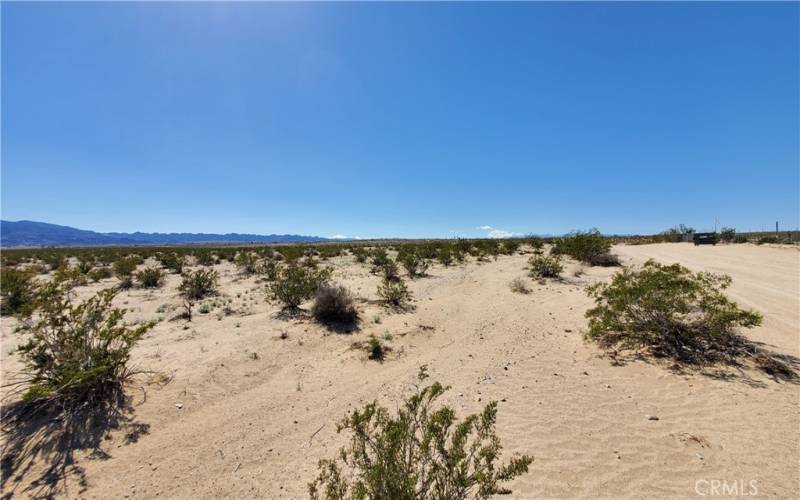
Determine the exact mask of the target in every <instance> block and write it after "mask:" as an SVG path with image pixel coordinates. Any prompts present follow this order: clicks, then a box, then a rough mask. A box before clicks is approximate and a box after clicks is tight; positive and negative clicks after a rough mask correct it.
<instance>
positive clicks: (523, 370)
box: [2, 244, 800, 498]
mask: <svg viewBox="0 0 800 500" xmlns="http://www.w3.org/2000/svg"><path fill="white" fill-rule="evenodd" d="M615 251H617V252H618V253H619V254H620V255H622V256H623V257H624V258H625V260H626V261H627V262H629V263H638V262H642V261H644V260H646V259H647V258H650V257H652V258H656V259H658V260H661V261H663V262H675V261H677V262H681V263H683V264H685V265H687V266H689V267H691V268H693V269H703V270H710V271H717V272H720V271H721V272H726V273H729V274H731V275H732V276H733V277H734V285H733V287H732V288H731V295H732V296H734V297H735V298H736V300H738V301H740V302H741V303H742V304H744V305H747V306H749V307H753V308H755V309H758V310H760V311H762V312H763V313H764V314H765V317H766V321H765V324H764V326H762V327H760V328H759V329H757V330H755V331H753V332H752V335H751V337H752V338H754V339H757V340H760V341H764V342H768V343H770V344H771V345H774V346H776V349H777V350H779V351H781V352H786V353H792V354H797V353H798V331H800V318H799V317H798V301H799V300H800V290H798V276H799V275H800V273H799V271H800V265H799V264H800V260H799V259H798V255H800V254H798V252H797V251H796V250H793V249H781V248H767V247H754V246H750V245H740V246H735V247H734V246H730V247H722V246H718V247H698V248H695V247H693V246H691V245H681V244H669V245H647V246H631V247H617V248H616V249H615ZM527 257H528V256H527V255H515V256H510V257H500V258H499V259H497V260H496V261H491V262H488V263H476V262H470V263H468V264H466V265H461V266H454V267H450V268H443V267H441V266H434V267H433V268H432V269H431V271H430V274H431V276H430V277H427V278H421V279H417V280H414V281H411V282H409V285H410V288H411V290H412V292H413V293H414V297H415V305H416V310H415V311H413V312H409V313H403V314H394V313H389V312H387V311H385V310H384V309H382V308H381V307H380V306H379V305H378V304H375V303H372V302H364V303H362V304H361V305H360V309H361V312H362V317H363V321H362V325H361V329H360V331H359V332H357V333H354V334H352V335H343V334H335V333H330V332H327V331H326V330H325V329H324V328H322V327H320V326H319V325H316V324H314V323H312V322H310V321H308V320H303V319H300V320H290V321H287V320H282V319H279V318H277V317H276V314H275V313H276V312H277V308H276V307H275V306H273V305H269V304H267V303H265V302H264V298H263V292H262V289H263V286H262V285H259V284H256V283H255V281H254V279H253V278H247V279H241V278H240V277H238V276H237V275H236V274H235V270H234V269H233V268H232V267H231V266H228V265H226V266H218V267H219V268H220V269H221V270H222V271H223V293H224V294H225V295H226V297H228V298H230V299H231V303H232V306H233V307H234V309H236V310H237V311H243V312H247V313H248V314H246V315H245V314H243V313H242V314H235V315H233V316H225V317H221V319H217V317H216V316H215V315H214V314H213V313H212V314H209V315H207V316H203V317H199V318H197V319H195V320H194V321H193V322H192V323H191V325H190V326H189V328H188V329H184V325H183V323H182V322H169V321H164V322H161V323H159V325H158V326H157V327H156V329H155V330H154V331H153V332H152V333H151V334H149V335H148V337H147V339H145V341H143V343H142V345H141V346H140V347H138V348H137V350H136V353H135V360H136V361H137V363H139V364H141V365H143V366H147V367H152V368H156V369H159V370H162V371H165V372H170V373H173V376H174V378H173V380H172V382H171V383H169V384H168V385H166V386H164V387H163V388H161V389H157V388H154V387H151V388H150V389H148V392H147V399H146V401H144V402H139V403H138V404H137V406H136V407H135V419H136V421H137V422H139V423H142V424H147V425H148V426H149V427H148V428H147V432H146V433H144V434H142V435H141V436H140V437H139V438H138V440H137V441H136V442H133V443H126V442H125V440H124V432H123V431H117V432H114V433H112V439H110V440H107V441H105V442H103V444H102V447H103V449H104V450H105V451H106V452H107V453H108V455H109V458H106V459H99V458H96V457H95V458H92V457H91V456H90V453H89V451H86V452H80V453H78V454H77V455H76V458H77V459H78V465H79V466H80V467H82V468H83V469H84V470H85V477H86V482H87V484H86V485H85V486H81V485H79V484H77V482H76V481H75V480H74V478H73V479H70V480H69V481H68V486H69V489H68V490H67V492H66V494H67V495H68V496H72V497H75V496H81V497H86V498H117V497H133V498H154V497H159V498H214V497H221V496H226V497H234V498H297V497H303V496H305V494H306V483H307V482H308V481H309V480H310V479H312V478H313V477H314V475H315V469H316V462H317V460H318V459H320V458H323V457H330V456H332V455H333V454H334V452H335V450H336V449H337V448H338V447H339V446H340V445H341V444H342V443H343V439H344V436H341V435H337V434H336V432H335V421H336V420H337V419H339V418H340V417H341V416H342V415H343V414H344V413H345V412H346V411H347V410H348V409H352V408H354V407H356V406H360V405H362V404H363V403H365V402H367V401H370V400H372V399H374V398H378V399H381V400H383V401H385V402H386V403H387V404H388V405H390V406H394V405H395V404H396V400H397V398H399V397H400V396H401V395H402V394H403V393H404V392H405V391H407V389H408V388H409V386H410V384H411V383H412V382H413V377H414V374H415V373H416V371H417V369H418V367H419V366H420V365H421V364H423V363H426V364H428V365H429V367H430V372H431V375H432V377H433V379H434V380H439V381H441V382H442V383H445V384H448V385H451V386H452V389H451V390H450V391H449V392H448V393H447V394H446V396H445V397H444V398H443V399H444V400H445V401H446V402H448V403H450V404H452V405H453V406H454V407H455V408H456V409H457V410H458V411H459V414H460V415H465V414H467V413H468V412H475V411H478V410H480V409H481V408H482V406H483V405H484V404H486V403H487V402H488V401H491V400H497V401H499V402H500V403H499V419H498V434H499V435H500V437H501V439H502V441H503V444H504V446H505V451H506V452H509V453H510V452H515V451H518V452H525V453H529V454H532V455H534V456H535V462H534V464H533V465H532V468H531V472H530V473H529V474H527V475H525V476H523V477H521V478H519V479H517V480H516V481H515V482H514V483H512V484H510V487H511V489H512V490H513V491H514V493H513V497H514V498H572V497H598V496H599V497H653V496H659V497H688V496H696V495H697V492H696V490H695V486H696V483H697V481H698V480H715V479H716V480H726V481H729V482H730V481H738V480H744V481H750V480H756V481H757V485H758V489H759V493H760V494H761V495H770V496H777V497H780V498H789V497H797V495H798V493H799V492H800V489H799V488H798V467H797V464H798V462H799V461H800V442H798V438H799V434H798V429H800V411H799V410H798V402H799V401H798V396H800V391H799V389H798V386H797V385H792V384H785V383H777V382H774V381H772V380H771V379H769V378H767V377H765V376H763V375H761V374H760V373H757V372H751V371H747V372H743V373H734V374H733V377H732V378H730V379H723V378H719V377H710V376H707V375H703V374H699V373H698V374H691V375H678V374H675V373H672V372H670V371H669V370H667V369H666V368H665V367H664V366H660V365H657V364H650V363H645V362H635V363H629V364H626V365H623V366H613V365H612V362H611V361H610V360H609V359H607V358H604V357H602V356H601V354H602V353H601V352H600V351H599V350H598V349H597V348H596V347H594V346H592V345H587V344H585V343H584V341H583V340H582V335H581V334H582V332H583V330H584V329H585V326H586V322H585V319H584V317H583V314H584V312H585V310H586V309H587V307H589V306H590V303H591V302H590V301H589V299H588V298H587V297H586V295H585V293H584V292H583V288H584V286H585V285H586V284H589V283H592V282H595V281H597V280H603V279H607V278H608V277H609V276H610V275H611V274H612V273H613V270H610V269H602V268H592V269H587V271H586V273H585V274H584V275H582V276H580V277H578V278H575V277H573V273H572V271H573V270H575V269H576V268H577V267H578V266H577V265H576V264H574V263H573V264H570V266H569V268H568V270H567V272H566V273H565V275H566V276H568V279H567V281H566V282H562V283H558V282H551V283H547V284H545V285H540V284H538V283H535V282H532V281H530V280H528V282H529V286H530V287H531V289H532V293H530V294H528V295H520V294H515V293H512V292H511V291H510V290H509V287H508V283H509V282H510V281H511V280H512V279H514V278H516V277H520V276H525V270H524V267H525V263H526V260H527ZM335 262H336V267H337V271H336V273H335V279H336V280H337V281H340V282H342V283H344V284H346V285H347V286H348V287H350V288H351V289H353V290H354V291H355V292H356V293H357V294H358V295H360V296H361V297H363V298H364V299H375V298H376V294H375V290H376V287H377V284H378V279H377V278H376V277H375V276H372V275H370V274H369V272H368V270H367V268H366V267H365V266H363V265H357V264H354V263H352V261H351V258H350V257H347V258H341V259H336V261H335ZM176 280H177V278H176V277H171V278H170V282H168V283H167V285H166V286H165V288H164V290H163V291H159V292H156V293H151V292H142V291H137V290H134V291H132V292H129V293H126V294H125V295H124V296H120V297H119V300H120V301H121V302H125V301H127V302H128V303H127V304H126V305H127V306H129V307H131V308H133V309H134V312H133V313H132V315H133V317H141V318H149V317H153V316H155V315H158V313H156V310H157V309H158V307H159V306H160V305H161V304H164V303H168V304H169V303H175V304H177V303H178V299H177V297H175V287H176V286H177V281H176ZM109 283H110V282H109ZM109 283H106V284H105V286H107V285H108V284H109ZM87 288H89V289H91V288H92V287H87ZM89 291H90V290H87V291H86V293H88V292H89ZM251 297H254V298H251ZM376 318H378V319H376ZM11 323H12V322H10V321H4V322H3V326H2V333H3V340H4V345H3V361H4V366H3V372H4V374H5V373H8V371H9V370H11V369H13V368H14V366H15V363H16V361H15V360H14V358H13V357H10V356H9V354H8V352H9V350H10V348H11V347H12V346H13V344H14V343H15V340H14V339H13V336H12V335H11V330H12V329H13V324H11ZM431 327H432V328H431ZM281 332H286V334H287V338H286V339H281V338H280V333H281ZM370 333H374V334H376V335H385V334H387V333H388V334H390V335H391V336H392V340H391V341H390V345H391V346H392V348H393V353H392V354H391V355H390V357H389V359H387V360H386V361H385V362H384V363H382V364H379V363H376V362H373V361H369V360H367V359H366V357H365V355H364V354H363V353H362V352H360V351H356V350H353V349H351V347H350V346H351V344H352V343H353V342H354V341H356V340H364V339H365V338H366V337H367V336H368V335H369V334H370ZM253 353H256V354H257V356H255V358H256V359H254V356H253ZM139 400H141V398H137V401H139ZM176 403H177V404H181V405H182V408H181V409H178V408H176V406H175V405H176ZM649 415H657V416H658V417H659V419H658V420H650V419H648V416H649ZM39 470H41V464H40V463H37V464H35V465H34V467H33V469H32V470H31V471H29V472H28V474H26V476H25V477H23V479H22V481H20V482H19V483H8V485H7V488H6V490H8V491H11V490H12V488H13V489H14V493H15V494H16V495H19V496H21V497H24V496H26V495H27V494H29V492H30V491H31V490H29V489H27V488H28V486H29V483H30V481H31V480H32V479H34V478H36V477H37V476H36V472H37V471H39ZM703 484H705V483H701V484H700V486H701V489H702V486H703Z"/></svg>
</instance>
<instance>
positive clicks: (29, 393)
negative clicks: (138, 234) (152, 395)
mask: <svg viewBox="0 0 800 500" xmlns="http://www.w3.org/2000/svg"><path fill="white" fill-rule="evenodd" d="M116 293H117V292H116V291H115V290H114V289H107V290H102V291H100V292H98V293H97V294H96V295H95V296H93V297H91V298H89V299H87V300H85V301H83V302H81V303H80V304H77V305H75V304H73V303H72V301H71V300H70V298H69V291H68V288H65V287H63V286H62V285H60V284H59V283H55V282H52V283H49V284H47V285H45V286H43V287H42V290H41V291H40V292H39V294H38V296H37V298H36V306H37V312H38V314H37V315H35V317H33V316H31V317H28V318H27V319H26V320H25V321H24V322H23V329H22V332H23V333H25V334H27V335H28V340H27V342H26V343H25V344H23V345H21V346H20V347H19V348H18V352H19V355H20V357H21V359H22V361H23V363H24V365H25V367H24V369H23V374H24V375H25V377H26V379H25V386H26V389H25V392H24V395H23V397H24V398H25V399H27V400H42V399H44V400H47V401H58V402H59V404H62V405H64V406H75V405H79V404H85V403H89V404H91V403H97V402H99V401H100V400H103V399H106V398H110V397H114V396H115V395H118V394H121V392H122V385H123V383H124V382H125V380H126V379H127V378H128V377H129V376H130V375H131V373H132V372H131V370H130V369H129V367H128V366H127V363H128V359H129V356H130V351H131V349H132V348H133V346H134V345H136V342H138V341H139V339H140V338H141V337H142V335H144V333H145V332H147V330H149V329H150V328H152V326H153V323H147V324H143V325H140V326H137V327H135V328H133V327H128V326H126V325H125V323H124V321H123V318H124V315H125V310H124V309H118V308H115V307H113V306H112V304H111V302H112V300H113V299H114V296H115V294H116Z"/></svg>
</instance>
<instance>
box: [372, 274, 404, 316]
mask: <svg viewBox="0 0 800 500" xmlns="http://www.w3.org/2000/svg"><path fill="white" fill-rule="evenodd" d="M378 296H379V297H380V298H382V299H383V300H384V302H385V303H386V305H387V306H390V307H394V308H396V309H405V308H406V307H407V306H408V303H409V302H410V301H411V292H410V291H409V290H408V287H407V286H406V283H405V282H404V281H403V280H402V279H397V280H392V279H388V278H386V277H384V278H383V282H382V283H381V284H380V285H379V286H378Z"/></svg>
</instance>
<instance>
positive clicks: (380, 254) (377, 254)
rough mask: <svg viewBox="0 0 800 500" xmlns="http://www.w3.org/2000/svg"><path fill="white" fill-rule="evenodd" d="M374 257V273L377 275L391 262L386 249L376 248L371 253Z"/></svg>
mask: <svg viewBox="0 0 800 500" xmlns="http://www.w3.org/2000/svg"><path fill="white" fill-rule="evenodd" d="M371 256H372V272H373V273H377V272H379V271H381V270H382V269H383V266H385V265H386V264H387V263H389V262H391V259H390V258H389V254H388V253H386V250H385V249H384V248H380V247H378V248H376V249H374V250H372V252H371Z"/></svg>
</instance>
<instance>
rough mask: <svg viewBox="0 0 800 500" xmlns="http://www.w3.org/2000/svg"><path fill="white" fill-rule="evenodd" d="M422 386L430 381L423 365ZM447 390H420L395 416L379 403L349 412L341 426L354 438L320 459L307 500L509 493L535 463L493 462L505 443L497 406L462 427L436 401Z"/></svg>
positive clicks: (522, 458) (435, 386) (519, 458)
mask: <svg viewBox="0 0 800 500" xmlns="http://www.w3.org/2000/svg"><path fill="white" fill-rule="evenodd" d="M418 378H419V381H420V383H422V382H423V381H424V380H425V379H426V378H427V373H426V371H425V369H424V367H423V369H421V370H420V374H419V376H418ZM447 389H448V387H445V386H442V385H441V384H439V383H438V382H434V383H432V384H430V385H428V386H426V387H420V386H417V389H416V391H415V393H414V394H412V395H411V396H410V397H409V398H408V399H407V400H406V401H405V402H404V403H403V404H402V405H400V408H399V409H398V410H397V413H396V415H392V414H391V413H390V411H389V410H388V409H387V408H385V407H382V406H380V405H378V403H377V402H372V403H369V404H367V405H366V406H365V407H364V408H362V409H360V410H354V411H353V412H352V413H351V414H349V415H347V416H346V417H345V418H344V419H343V420H342V421H341V422H340V423H339V425H338V427H337V431H338V432H342V431H348V432H349V433H350V434H351V435H352V438H351V440H350V444H349V446H347V447H346V448H342V449H341V450H340V452H339V454H338V457H337V458H333V459H326V460H321V461H320V462H319V465H318V467H319V475H318V476H317V478H316V479H315V480H314V481H313V482H311V483H310V484H309V493H310V496H311V498H312V499H320V498H323V499H326V500H340V499H346V498H372V499H378V498H397V499H425V498H442V499H444V498H446V499H449V500H450V499H465V498H479V499H486V498H489V497H490V496H492V495H496V494H502V493H509V491H508V490H507V489H505V488H504V487H503V483H505V482H507V481H510V480H512V479H514V478H515V477H517V476H519V475H521V474H524V473H525V472H527V471H528V467H529V466H530V464H531V463H532V462H533V458H532V457H530V456H527V455H515V456H513V457H512V458H511V459H510V461H509V462H508V463H507V464H505V465H498V464H497V463H496V462H497V460H498V459H499V457H500V452H501V450H502V446H501V444H500V439H499V438H498V436H497V434H496V432H495V422H496V420H497V403H496V402H492V403H489V404H488V405H487V406H486V407H485V408H484V409H483V411H482V412H481V413H480V414H473V415H469V416H467V417H466V418H465V419H464V420H462V421H461V422H459V421H458V419H457V418H456V412H455V410H453V409H452V408H450V407H448V406H439V407H437V405H436V402H437V399H438V398H439V397H441V395H442V394H444V392H445V391H447Z"/></svg>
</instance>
